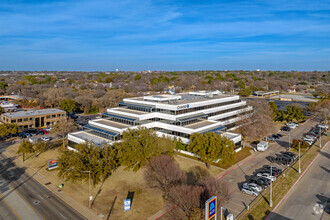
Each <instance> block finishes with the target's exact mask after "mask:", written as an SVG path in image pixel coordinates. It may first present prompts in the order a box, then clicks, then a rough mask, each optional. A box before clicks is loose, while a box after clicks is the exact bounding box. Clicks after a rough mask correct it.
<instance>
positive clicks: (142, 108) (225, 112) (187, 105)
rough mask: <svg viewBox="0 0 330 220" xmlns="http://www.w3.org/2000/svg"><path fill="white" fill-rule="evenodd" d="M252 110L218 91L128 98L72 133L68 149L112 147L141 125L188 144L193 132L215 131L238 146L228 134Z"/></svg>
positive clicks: (234, 136)
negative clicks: (88, 144) (81, 145)
mask: <svg viewBox="0 0 330 220" xmlns="http://www.w3.org/2000/svg"><path fill="white" fill-rule="evenodd" d="M252 111H253V109H252V107H251V106H248V105H247V104H246V102H245V101H242V100H241V99H240V97H239V96H237V95H226V94H222V93H221V92H219V91H197V92H190V93H180V94H174V95H170V94H160V95H153V96H144V97H135V98H126V99H123V101H122V102H121V103H120V104H119V106H118V107H116V108H109V109H107V112H106V113H104V114H103V116H102V118H100V119H95V120H91V121H89V123H88V125H86V126H84V130H83V131H79V132H74V133H70V134H69V135H68V139H69V147H70V148H74V145H75V144H79V143H83V142H85V141H89V142H93V143H94V144H96V145H103V144H111V143H113V142H114V141H118V140H120V138H121V135H122V133H123V132H124V131H126V130H127V129H134V128H137V127H138V126H144V127H146V128H150V129H153V130H155V131H156V133H157V135H159V136H163V135H166V136H170V137H176V138H177V139H181V141H182V142H183V143H185V144H188V143H189V138H190V135H191V134H193V133H206V132H215V133H218V134H220V135H223V136H226V137H228V138H229V139H231V140H232V141H233V142H234V143H235V144H236V145H239V144H240V142H241V135H239V134H236V133H232V132H229V131H230V130H232V129H234V128H235V127H237V125H238V123H237V122H238V121H240V120H242V119H244V118H246V117H250V115H251V113H252Z"/></svg>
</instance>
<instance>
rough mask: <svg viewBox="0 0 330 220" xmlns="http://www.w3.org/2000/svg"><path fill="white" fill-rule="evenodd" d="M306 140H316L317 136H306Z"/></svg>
mask: <svg viewBox="0 0 330 220" xmlns="http://www.w3.org/2000/svg"><path fill="white" fill-rule="evenodd" d="M305 138H308V139H311V140H313V141H314V140H316V137H315V136H313V135H308V134H307V135H305Z"/></svg>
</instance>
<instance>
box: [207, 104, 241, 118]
mask: <svg viewBox="0 0 330 220" xmlns="http://www.w3.org/2000/svg"><path fill="white" fill-rule="evenodd" d="M244 108H246V106H239V107H236V108H230V109H226V110H222V111H217V112H212V113H209V114H208V115H209V117H211V116H215V115H220V114H224V113H227V112H232V111H236V110H240V109H244Z"/></svg>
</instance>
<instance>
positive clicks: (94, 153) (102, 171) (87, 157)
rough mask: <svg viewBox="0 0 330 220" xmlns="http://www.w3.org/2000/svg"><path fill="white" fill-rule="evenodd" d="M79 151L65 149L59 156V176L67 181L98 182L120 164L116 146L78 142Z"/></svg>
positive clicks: (94, 183) (93, 183)
mask: <svg viewBox="0 0 330 220" xmlns="http://www.w3.org/2000/svg"><path fill="white" fill-rule="evenodd" d="M75 148H76V149H77V151H71V150H68V151H65V152H63V153H62V154H61V155H60V157H59V167H58V171H59V172H58V176H59V177H61V178H64V180H65V181H70V182H73V183H75V182H78V181H88V180H89V175H90V178H91V180H92V185H94V186H95V185H96V184H98V183H99V182H100V181H101V180H103V179H105V178H106V177H108V176H109V175H110V174H111V173H112V172H113V171H114V170H115V169H116V168H117V167H118V166H119V164H118V159H117V152H116V148H113V147H112V146H104V147H103V149H102V148H101V147H99V146H95V145H93V144H91V143H87V142H86V143H84V144H78V145H76V146H75Z"/></svg>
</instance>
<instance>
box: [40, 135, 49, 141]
mask: <svg viewBox="0 0 330 220" xmlns="http://www.w3.org/2000/svg"><path fill="white" fill-rule="evenodd" d="M41 140H43V141H50V138H49V137H47V136H45V137H42V138H41Z"/></svg>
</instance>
